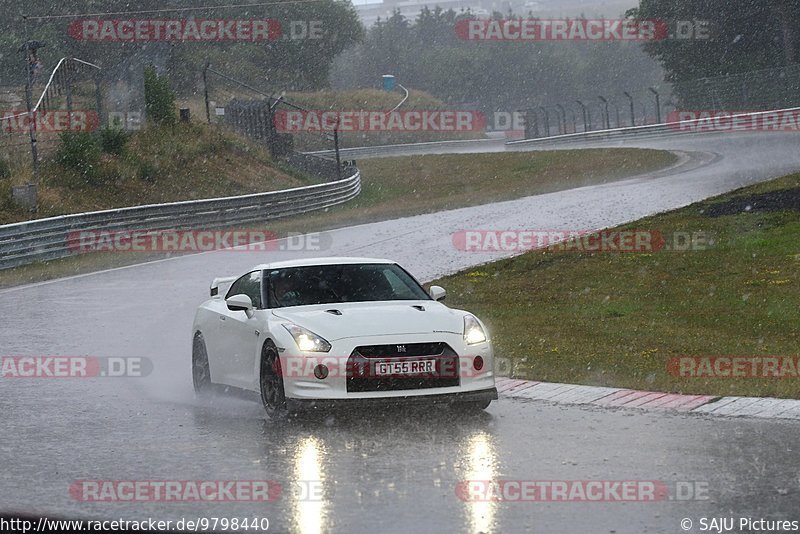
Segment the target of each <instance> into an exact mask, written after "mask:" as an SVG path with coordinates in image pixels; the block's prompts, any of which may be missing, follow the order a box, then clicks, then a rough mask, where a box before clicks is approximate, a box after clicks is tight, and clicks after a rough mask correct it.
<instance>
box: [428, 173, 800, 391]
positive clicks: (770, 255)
mask: <svg viewBox="0 0 800 534" xmlns="http://www.w3.org/2000/svg"><path fill="white" fill-rule="evenodd" d="M798 187H800V174H795V175H792V176H788V177H784V178H781V179H779V180H774V181H771V182H768V183H765V184H759V185H757V186H753V187H749V188H745V189H742V190H739V191H736V192H734V193H731V194H729V195H724V196H721V197H718V198H715V199H711V200H708V201H705V202H700V203H697V204H694V205H691V206H688V207H686V208H684V209H680V210H677V211H672V212H669V213H665V214H661V215H657V216H654V217H648V218H645V219H642V220H640V221H637V222H635V223H631V224H629V225H626V226H623V227H621V228H623V229H631V230H632V229H636V230H642V229H647V230H657V231H660V232H661V233H662V234H663V235H664V236H665V237H666V238H667V241H668V242H669V241H670V236H672V235H673V234H674V232H688V233H696V232H703V233H705V235H706V236H707V238H708V239H709V242H710V245H708V246H706V247H703V248H701V249H699V250H692V251H685V252H678V251H676V250H661V251H658V252H653V253H650V254H640V253H636V254H633V253H630V254H619V253H596V254H587V253H568V252H559V251H556V250H554V249H551V250H543V251H533V252H529V253H526V254H523V255H521V256H518V257H515V258H512V259H508V260H503V261H499V262H495V263H491V264H488V265H485V266H483V267H481V268H479V269H470V270H467V271H464V272H462V273H459V274H456V275H453V276H448V277H445V278H443V279H441V280H438V281H437V282H436V283H437V284H439V285H442V286H444V287H446V288H447V289H448V303H449V305H451V306H455V307H459V308H464V309H468V310H470V311H473V312H474V313H476V314H478V315H479V316H481V317H482V318H483V319H484V320H486V322H487V323H488V324H489V325H490V327H491V330H492V332H493V337H494V341H495V350H496V354H497V355H498V356H500V357H506V358H509V359H510V360H511V362H512V365H513V369H514V375H515V376H516V377H518V378H527V379H535V380H542V381H551V382H568V383H583V384H591V385H602V386H615V387H626V388H635V389H645V390H654V391H668V392H680V393H703V394H714V395H754V396H777V397H786V398H800V379H797V378H794V379H792V378H784V379H775V378H772V379H756V378H737V379H730V378H687V377H678V376H674V375H672V374H670V373H669V372H668V370H667V363H668V362H669V360H670V359H671V358H674V357H680V356H797V355H798V346H800V239H798V236H800V213H799V212H798V211H793V210H784V211H774V212H750V213H741V212H740V213H738V214H734V215H725V216H720V217H710V216H708V215H707V214H706V213H705V210H707V209H708V208H709V207H711V206H714V205H719V204H721V203H723V202H725V201H728V200H730V199H732V198H748V197H751V196H752V195H755V194H758V193H763V192H767V191H784V190H787V189H788V190H791V189H792V188H798ZM794 194H798V191H795V193H794Z"/></svg>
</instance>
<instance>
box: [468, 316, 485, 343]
mask: <svg viewBox="0 0 800 534" xmlns="http://www.w3.org/2000/svg"><path fill="white" fill-rule="evenodd" d="M464 341H465V342H466V343H467V345H475V344H477V343H483V342H484V341H486V332H484V331H483V327H482V326H481V323H479V322H478V320H477V319H476V318H475V317H474V316H472V315H465V316H464Z"/></svg>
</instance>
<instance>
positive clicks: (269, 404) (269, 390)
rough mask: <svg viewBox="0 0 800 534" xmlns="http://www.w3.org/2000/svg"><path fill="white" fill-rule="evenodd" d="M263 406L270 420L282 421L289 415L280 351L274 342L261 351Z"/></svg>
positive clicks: (270, 342) (265, 345)
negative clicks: (281, 419)
mask: <svg viewBox="0 0 800 534" xmlns="http://www.w3.org/2000/svg"><path fill="white" fill-rule="evenodd" d="M259 385H260V389H261V404H262V405H263V406H264V410H266V412H267V415H269V417H270V419H280V418H282V417H285V416H286V414H287V413H288V409H287V405H286V391H285V390H284V388H283V370H282V368H281V359H280V357H279V356H278V349H277V348H276V347H275V344H274V343H272V341H267V342H266V343H264V347H263V348H262V349H261V372H260V376H259Z"/></svg>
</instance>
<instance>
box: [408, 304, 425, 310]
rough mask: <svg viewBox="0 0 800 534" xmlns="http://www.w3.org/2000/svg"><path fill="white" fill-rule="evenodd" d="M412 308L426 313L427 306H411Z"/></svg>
mask: <svg viewBox="0 0 800 534" xmlns="http://www.w3.org/2000/svg"><path fill="white" fill-rule="evenodd" d="M411 307H412V308H414V309H415V310H417V311H425V306H419V305H414V306H411Z"/></svg>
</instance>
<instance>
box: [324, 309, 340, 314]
mask: <svg viewBox="0 0 800 534" xmlns="http://www.w3.org/2000/svg"><path fill="white" fill-rule="evenodd" d="M325 313H330V314H331V315H341V314H342V312H341V310H325Z"/></svg>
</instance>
